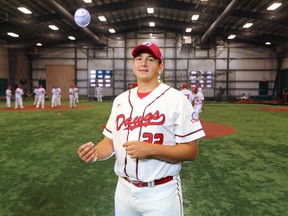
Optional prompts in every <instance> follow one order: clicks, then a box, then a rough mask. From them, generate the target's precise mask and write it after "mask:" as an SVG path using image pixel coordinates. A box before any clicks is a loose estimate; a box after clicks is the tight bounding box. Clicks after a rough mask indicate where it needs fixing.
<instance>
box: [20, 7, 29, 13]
mask: <svg viewBox="0 0 288 216" xmlns="http://www.w3.org/2000/svg"><path fill="white" fill-rule="evenodd" d="M17 9H18V10H19V11H21V12H22V13H24V14H32V12H31V11H30V10H29V9H27V8H25V7H18V8H17Z"/></svg>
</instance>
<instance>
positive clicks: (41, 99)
mask: <svg viewBox="0 0 288 216" xmlns="http://www.w3.org/2000/svg"><path fill="white" fill-rule="evenodd" d="M45 95H46V90H45V89H44V88H43V86H42V85H41V84H40V85H39V88H38V101H37V104H36V108H37V109H38V108H39V106H40V104H41V107H42V109H44V108H45Z"/></svg>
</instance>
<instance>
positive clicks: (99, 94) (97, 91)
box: [95, 86, 103, 102]
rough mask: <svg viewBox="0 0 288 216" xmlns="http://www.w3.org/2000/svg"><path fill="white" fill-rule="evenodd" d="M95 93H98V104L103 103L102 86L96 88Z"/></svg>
mask: <svg viewBox="0 0 288 216" xmlns="http://www.w3.org/2000/svg"><path fill="white" fill-rule="evenodd" d="M95 91H96V97H97V101H98V102H102V97H103V90H102V88H101V86H97V87H96V88H95Z"/></svg>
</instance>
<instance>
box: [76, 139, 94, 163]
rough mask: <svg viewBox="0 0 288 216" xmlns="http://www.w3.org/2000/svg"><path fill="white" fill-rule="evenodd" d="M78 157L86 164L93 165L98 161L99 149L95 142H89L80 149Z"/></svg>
mask: <svg viewBox="0 0 288 216" xmlns="http://www.w3.org/2000/svg"><path fill="white" fill-rule="evenodd" d="M77 153H78V156H79V157H80V158H81V159H82V160H83V161H84V162H86V163H93V162H95V161H96V160H97V147H96V146H95V144H94V143H93V142H88V143H85V144H83V145H81V146H80V147H79V148H78V151H77Z"/></svg>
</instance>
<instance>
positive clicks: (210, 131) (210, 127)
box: [201, 122, 236, 138]
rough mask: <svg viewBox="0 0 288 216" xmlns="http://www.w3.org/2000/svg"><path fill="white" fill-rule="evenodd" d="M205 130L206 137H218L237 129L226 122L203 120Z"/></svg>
mask: <svg viewBox="0 0 288 216" xmlns="http://www.w3.org/2000/svg"><path fill="white" fill-rule="evenodd" d="M201 124H202V126H203V128H204V131H205V133H206V137H205V138H216V137H223V136H229V135H231V134H233V133H235V132H236V130H235V129H234V128H232V127H229V126H227V125H224V124H219V123H215V122H201Z"/></svg>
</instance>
